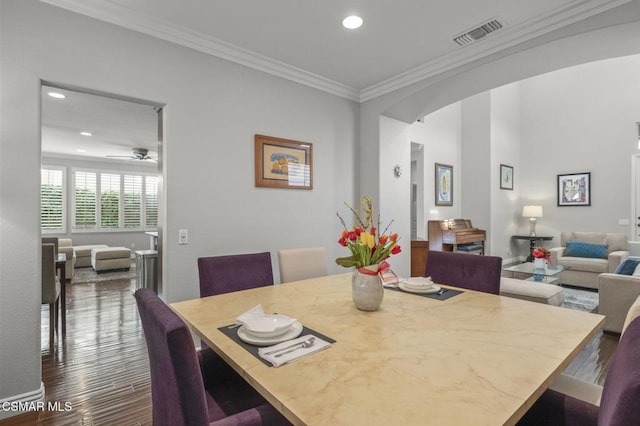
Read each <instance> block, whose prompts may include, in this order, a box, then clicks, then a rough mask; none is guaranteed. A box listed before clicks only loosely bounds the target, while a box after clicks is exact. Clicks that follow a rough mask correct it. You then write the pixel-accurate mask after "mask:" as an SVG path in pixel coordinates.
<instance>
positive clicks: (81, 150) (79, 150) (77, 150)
mask: <svg viewBox="0 0 640 426" xmlns="http://www.w3.org/2000/svg"><path fill="white" fill-rule="evenodd" d="M76 152H87V150H86V149H76Z"/></svg>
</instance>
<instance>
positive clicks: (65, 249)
mask: <svg viewBox="0 0 640 426" xmlns="http://www.w3.org/2000/svg"><path fill="white" fill-rule="evenodd" d="M58 253H64V254H65V255H66V256H67V262H66V263H65V265H64V276H65V278H66V279H67V280H71V279H72V278H73V268H74V267H75V266H76V251H75V250H74V249H73V244H72V243H71V238H59V239H58Z"/></svg>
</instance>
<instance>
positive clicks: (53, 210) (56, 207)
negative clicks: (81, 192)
mask: <svg viewBox="0 0 640 426" xmlns="http://www.w3.org/2000/svg"><path fill="white" fill-rule="evenodd" d="M64 196H65V194H64V169H63V168H60V167H46V168H42V169H40V226H41V228H42V232H43V233H54V232H55V233H64V232H65V220H64V218H65V209H64Z"/></svg>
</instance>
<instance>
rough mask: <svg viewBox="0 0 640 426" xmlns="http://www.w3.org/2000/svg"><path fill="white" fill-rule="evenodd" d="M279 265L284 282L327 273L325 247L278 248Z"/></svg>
mask: <svg viewBox="0 0 640 426" xmlns="http://www.w3.org/2000/svg"><path fill="white" fill-rule="evenodd" d="M278 265H279V269H280V282H282V283H288V282H291V281H298V280H305V279H308V278H317V277H322V276H324V275H327V257H326V255H325V249H324V247H309V248H296V249H286V250H278Z"/></svg>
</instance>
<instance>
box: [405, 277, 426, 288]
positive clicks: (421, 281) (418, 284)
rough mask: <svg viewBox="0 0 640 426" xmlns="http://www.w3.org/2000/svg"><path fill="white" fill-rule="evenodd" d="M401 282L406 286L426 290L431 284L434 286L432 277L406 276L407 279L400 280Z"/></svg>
mask: <svg viewBox="0 0 640 426" xmlns="http://www.w3.org/2000/svg"><path fill="white" fill-rule="evenodd" d="M400 282H401V283H402V284H404V286H405V287H406V288H410V289H413V290H426V289H428V288H431V286H433V281H431V277H428V278H422V277H414V278H406V279H403V280H400Z"/></svg>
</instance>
